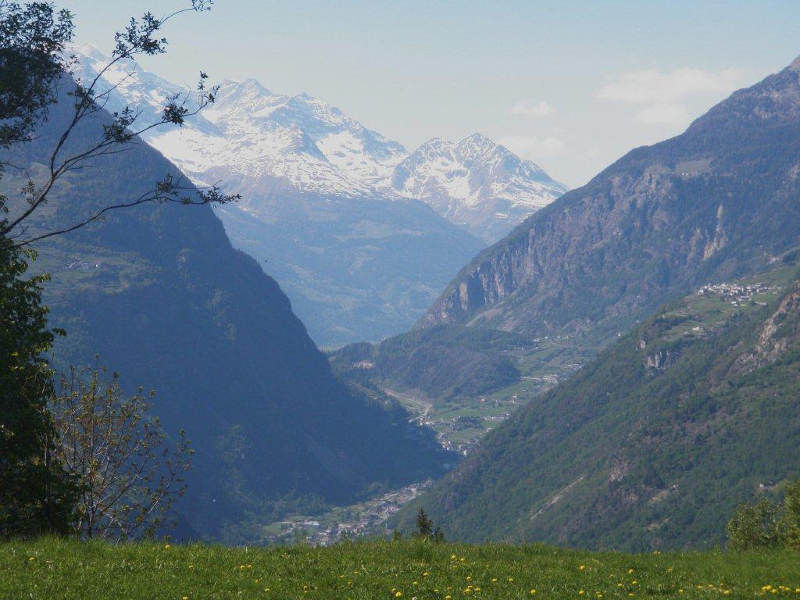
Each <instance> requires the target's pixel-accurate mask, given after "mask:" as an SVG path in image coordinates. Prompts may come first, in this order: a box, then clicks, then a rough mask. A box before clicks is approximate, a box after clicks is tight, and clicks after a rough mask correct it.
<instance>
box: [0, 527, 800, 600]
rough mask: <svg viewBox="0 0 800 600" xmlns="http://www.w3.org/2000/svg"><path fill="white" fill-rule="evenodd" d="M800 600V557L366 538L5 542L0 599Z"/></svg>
mask: <svg viewBox="0 0 800 600" xmlns="http://www.w3.org/2000/svg"><path fill="white" fill-rule="evenodd" d="M717 597H729V598H761V597H766V598H800V554H798V553H797V552H796V551H790V550H782V551H770V552H763V551H762V552H723V551H710V552H702V553H664V554H659V553H655V554H623V553H613V552H602V553H595V552H585V551H579V550H566V549H560V548H554V547H549V546H542V545H526V546H510V545H501V544H490V545H463V544H449V543H444V544H434V543H431V542H426V541H416V540H403V541H392V542H384V541H356V542H343V543H341V544H338V545H336V546H332V547H327V548H312V547H308V546H304V545H295V546H283V547H272V548H245V547H236V548H232V547H222V546H209V545H200V544H196V545H171V544H166V543H155V542H148V543H121V544H109V543H107V542H89V543H80V542H76V541H71V540H64V539H40V540H36V541H29V542H5V543H2V544H0V598H2V599H3V600H6V599H14V600H18V599H22V598H27V599H43V600H52V599H59V598H64V599H66V598H81V599H84V598H85V599H92V600H102V599H109V600H111V599H113V600H120V599H138V598H143V599H144V598H147V599H151V598H152V599H155V598H158V599H175V600H194V599H202V598H236V599H239V598H245V599H250V598H258V599H269V598H279V599H286V600H288V599H296V600H301V599H303V600H306V599H307V600H312V599H313V600H338V599H352V600H381V599H387V600H388V599H391V598H406V599H410V600H413V599H416V600H423V599H426V600H427V599H431V600H433V599H436V600H453V599H456V598H496V599H503V600H512V599H513V600H521V599H522V598H575V599H578V600H583V599H589V598H593V599H600V598H606V599H608V598H664V599H666V598H706V599H707V598H717Z"/></svg>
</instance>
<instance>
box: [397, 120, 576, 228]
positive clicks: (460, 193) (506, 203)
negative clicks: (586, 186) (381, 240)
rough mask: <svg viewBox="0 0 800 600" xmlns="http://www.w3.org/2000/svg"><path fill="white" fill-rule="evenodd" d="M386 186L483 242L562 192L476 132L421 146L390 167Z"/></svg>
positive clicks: (536, 168)
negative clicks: (423, 204) (392, 170)
mask: <svg viewBox="0 0 800 600" xmlns="http://www.w3.org/2000/svg"><path fill="white" fill-rule="evenodd" d="M391 185H392V188H393V189H394V190H395V191H396V192H397V193H398V194H400V195H402V196H405V197H409V198H418V199H420V200H423V201H425V202H427V203H428V204H430V205H431V206H432V207H433V208H434V209H435V210H436V211H437V212H439V213H440V214H441V215H443V216H444V217H445V218H447V219H449V220H451V221H454V222H457V223H459V224H462V225H464V226H466V227H467V228H468V229H470V230H471V231H472V232H473V233H475V234H477V235H479V236H481V237H483V238H484V239H486V240H487V241H496V240H497V239H498V238H499V237H500V236H501V235H502V234H504V233H507V232H508V231H509V230H510V229H511V228H513V227H514V226H515V225H517V224H518V223H520V222H521V221H522V220H523V219H525V218H526V217H527V216H529V215H530V214H531V213H533V212H535V211H536V210H538V209H539V208H541V207H542V206H545V205H546V204H549V203H550V202H552V201H553V200H554V199H555V198H557V197H558V196H560V195H561V194H563V193H564V192H565V191H566V187H565V186H563V185H562V184H560V183H558V182H556V181H554V180H553V179H551V178H550V177H549V176H548V175H547V173H545V172H544V171H543V170H542V169H541V168H540V167H539V166H537V165H536V164H534V163H533V162H531V161H526V160H522V159H521V158H519V157H518V156H517V155H516V154H514V153H512V152H511V151H509V150H508V149H507V148H505V147H503V146H500V145H498V144H496V143H494V142H493V141H492V140H490V139H489V138H487V137H486V136H484V135H482V134H480V133H474V134H472V135H470V136H469V137H466V138H464V139H463V140H460V141H459V142H450V141H447V140H443V139H441V138H433V139H431V140H429V141H427V142H425V143H424V144H423V145H422V146H420V147H419V148H417V150H415V151H414V153H413V154H411V155H410V156H409V157H408V158H407V159H406V160H404V161H403V162H402V163H400V164H399V165H398V166H397V167H396V168H395V171H394V173H393V175H392V182H391Z"/></svg>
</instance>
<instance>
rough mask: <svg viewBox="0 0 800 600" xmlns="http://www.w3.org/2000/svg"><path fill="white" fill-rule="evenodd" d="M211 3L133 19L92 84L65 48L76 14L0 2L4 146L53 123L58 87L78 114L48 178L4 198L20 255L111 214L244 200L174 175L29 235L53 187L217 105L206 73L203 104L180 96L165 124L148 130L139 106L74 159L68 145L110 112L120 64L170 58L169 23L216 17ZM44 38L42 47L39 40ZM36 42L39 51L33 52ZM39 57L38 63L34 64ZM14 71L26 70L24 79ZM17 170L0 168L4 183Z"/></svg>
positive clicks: (45, 5)
mask: <svg viewBox="0 0 800 600" xmlns="http://www.w3.org/2000/svg"><path fill="white" fill-rule="evenodd" d="M211 4H212V2H211V0H191V6H190V7H188V8H185V9H181V10H177V11H175V12H173V13H170V14H168V15H166V16H164V17H162V18H156V17H154V16H153V14H152V13H150V12H146V13H145V14H144V15H143V16H142V17H141V19H134V18H132V19H131V20H130V22H129V23H128V25H127V26H126V27H125V28H124V29H123V30H122V31H120V32H118V33H116V34H115V36H114V41H115V46H114V50H113V52H112V54H111V59H110V61H109V63H108V64H107V65H105V66H104V67H103V68H101V69H100V70H99V72H98V73H97V75H96V76H95V77H94V78H92V79H91V80H90V81H76V80H73V79H72V78H71V67H72V66H73V65H74V62H75V58H74V57H65V45H66V44H67V43H68V42H69V41H70V39H71V37H72V32H73V24H72V15H71V13H69V11H63V10H62V11H58V12H57V11H56V10H55V8H54V7H53V5H52V4H51V3H49V2H33V3H30V4H28V5H26V6H24V7H23V6H20V5H19V4H17V3H13V2H6V1H5V0H0V70H1V71H2V73H0V82H2V83H7V84H8V87H7V88H6V90H5V92H3V93H2V94H0V118H2V119H4V120H5V121H7V122H8V123H9V125H8V127H7V128H6V129H4V130H0V145H4V146H5V147H8V146H10V145H13V144H18V143H22V142H25V141H27V140H28V139H30V134H31V133H32V132H33V131H34V130H35V128H36V126H40V125H41V124H42V123H44V122H46V120H47V108H48V107H49V106H50V105H52V104H53V103H54V102H57V101H58V100H59V96H58V94H57V92H56V91H55V89H54V83H55V82H56V81H58V80H65V81H66V80H68V81H69V84H70V85H71V87H72V90H71V91H70V92H69V93H68V95H69V96H70V97H71V98H72V102H73V113H72V118H71V119H70V120H69V123H68V125H67V126H66V127H65V129H64V131H62V132H61V134H60V136H58V141H57V142H56V144H55V145H54V147H53V149H52V151H51V153H50V156H49V160H48V161H47V173H46V174H45V176H44V177H43V178H40V179H38V180H34V178H33V177H27V180H26V184H25V185H24V186H23V188H22V191H21V193H20V194H19V195H17V196H15V197H14V198H10V197H7V196H0V213H2V214H3V215H4V216H3V218H2V219H0V237H3V238H7V239H9V240H10V244H11V246H12V247H15V248H20V247H24V246H27V245H30V244H32V243H33V242H36V241H39V240H42V239H46V238H48V237H52V236H55V235H62V234H65V233H68V232H71V231H74V230H76V229H79V228H81V227H84V226H86V225H88V224H89V223H92V222H94V221H97V220H98V219H100V218H102V217H103V215H105V214H106V213H107V212H109V211H111V210H116V209H120V208H129V207H133V206H138V205H141V204H145V203H152V202H159V203H168V202H172V203H179V204H187V205H205V204H224V203H228V202H232V201H234V200H237V199H238V198H239V195H230V194H225V193H223V192H222V191H221V190H220V189H219V188H218V187H217V186H211V187H210V188H205V189H198V188H197V187H195V186H193V185H191V184H190V183H189V182H188V181H186V180H185V178H184V177H183V176H182V175H180V174H179V173H178V174H175V173H167V174H166V175H165V176H164V178H163V179H161V180H160V181H155V182H153V185H152V187H151V188H150V189H149V190H148V191H146V192H145V193H143V194H141V195H139V196H137V197H134V198H127V199H122V200H120V201H115V202H112V203H109V204H108V205H106V206H104V207H102V208H100V209H99V210H97V211H96V212H95V213H94V214H92V215H90V216H88V217H86V218H83V219H81V220H79V221H77V222H74V223H68V224H64V226H63V227H60V228H58V229H56V230H53V231H45V232H36V233H30V231H29V228H28V227H27V224H28V223H29V222H30V219H31V217H32V216H33V215H34V214H35V213H36V211H38V210H40V209H41V208H42V207H43V206H44V205H45V204H47V201H48V198H49V196H50V194H51V192H52V190H53V188H54V186H55V185H56V184H57V183H58V181H59V179H61V178H62V177H63V176H64V175H65V174H67V173H69V172H70V171H73V170H76V169H80V168H82V167H85V166H86V165H87V164H91V163H92V161H94V160H96V159H98V158H100V157H102V156H107V155H110V154H116V153H119V152H120V151H121V150H123V149H124V147H125V145H127V144H129V143H131V142H132V141H134V140H135V139H136V138H137V136H139V135H141V134H142V133H144V132H146V131H148V130H150V129H153V128H156V127H160V126H163V125H176V126H181V125H182V124H183V123H184V121H185V119H186V118H187V117H190V116H192V115H195V114H197V113H198V112H200V111H201V110H203V109H204V108H205V107H207V106H208V105H209V104H211V103H213V102H214V99H215V94H216V88H215V87H211V88H209V87H208V86H207V82H206V80H207V78H208V76H207V75H206V73H204V72H201V73H200V79H199V81H198V84H197V93H196V97H190V96H189V95H186V96H173V97H171V98H168V99H167V102H166V103H165V104H164V106H163V110H162V113H161V117H160V119H158V120H156V121H155V122H153V123H144V124H143V123H141V122H140V116H141V112H140V111H138V110H136V108H135V107H130V106H128V107H125V108H124V109H122V110H120V111H117V112H114V113H112V114H111V119H110V120H109V121H108V122H107V123H106V124H105V125H104V126H103V131H102V135H101V136H100V137H99V138H98V139H96V140H94V141H93V142H91V143H89V144H87V145H86V146H85V147H83V148H81V149H79V150H77V151H72V152H67V151H66V149H67V148H68V141H69V140H70V138H71V136H72V135H73V133H74V132H75V130H76V128H77V127H78V126H79V124H80V123H81V122H83V121H85V120H86V119H88V118H90V117H91V116H92V115H96V114H97V113H100V112H102V111H104V109H105V107H106V105H107V103H108V100H109V97H110V94H111V93H112V92H113V89H114V88H113V87H112V88H110V89H105V90H104V89H100V80H101V78H102V76H103V75H104V74H105V73H106V72H107V71H108V70H109V69H110V68H111V67H113V66H114V65H115V64H117V63H119V62H120V61H124V60H127V59H133V58H135V57H136V56H139V55H156V54H163V53H165V52H166V47H167V41H166V39H165V38H163V37H158V35H159V32H160V31H161V29H162V28H163V27H164V25H165V23H167V22H168V21H171V20H172V19H174V18H175V17H177V16H178V15H181V14H183V13H185V12H188V11H195V12H204V11H207V10H210V8H211ZM39 38H42V40H43V41H39ZM31 40H33V47H32V48H31V47H28V46H29V44H30V43H31ZM31 57H32V58H31ZM15 70H18V71H19V70H21V73H17V71H15ZM10 166H11V163H9V162H8V161H6V162H3V161H0V176H1V175H2V173H3V172H4V170H5V169H7V168H9V167H10Z"/></svg>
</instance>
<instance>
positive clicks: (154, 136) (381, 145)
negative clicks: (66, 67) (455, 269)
mask: <svg viewBox="0 0 800 600" xmlns="http://www.w3.org/2000/svg"><path fill="white" fill-rule="evenodd" d="M76 54H77V55H78V56H79V58H80V64H81V69H80V71H79V73H78V74H79V75H80V76H82V77H83V78H84V79H88V78H89V77H91V76H93V74H94V73H96V72H98V70H99V69H100V68H102V66H103V65H105V64H106V63H107V62H108V57H105V56H103V54H102V53H100V52H99V51H97V50H96V49H95V48H92V47H79V48H78V49H77V52H76ZM101 83H102V86H101V89H107V88H108V87H110V86H117V87H116V89H115V90H114V92H113V93H112V94H111V98H112V101H111V103H110V104H109V108H111V109H112V110H114V109H116V108H117V107H118V106H119V107H120V108H121V107H122V106H124V105H125V104H131V105H134V106H136V107H137V108H138V107H141V106H145V107H147V110H145V112H144V113H143V114H142V116H141V122H142V123H147V122H152V121H153V120H154V119H157V118H158V116H159V114H160V110H161V107H163V105H164V103H165V101H166V99H167V97H168V96H174V95H179V96H181V97H187V98H189V99H190V104H191V100H192V98H193V94H192V92H191V91H190V90H189V89H187V88H183V87H181V86H177V85H174V84H172V83H170V82H167V81H165V80H163V79H161V78H159V77H158V76H156V75H154V74H152V73H148V72H146V71H143V70H142V69H141V68H140V67H139V66H138V65H137V64H136V63H135V62H133V61H129V60H125V61H119V62H118V63H116V64H115V65H114V66H113V67H112V68H111V69H110V70H108V71H107V72H106V73H105V74H104V75H103V78H102V81H101ZM143 137H144V139H145V140H146V141H147V142H148V143H149V144H150V145H152V146H153V147H155V148H156V149H158V150H159V151H161V152H162V153H163V154H164V155H165V156H167V157H168V158H169V159H170V160H172V161H173V162H174V163H175V164H176V165H177V166H178V167H180V168H181V170H182V171H183V172H184V173H185V174H187V175H188V176H190V177H191V178H192V179H193V180H194V181H195V182H197V183H200V184H209V183H222V184H223V185H226V184H233V185H235V186H236V187H237V191H240V192H242V193H243V195H245V196H248V195H249V194H248V192H252V191H253V190H254V189H259V190H263V189H276V190H292V191H297V192H312V193H316V194H321V195H332V196H337V197H341V196H346V197H361V196H370V195H373V194H374V192H375V188H376V187H378V186H379V185H380V184H381V183H382V182H384V181H386V180H387V179H388V178H389V177H390V176H391V173H392V171H393V169H394V167H395V165H397V164H398V163H399V162H400V161H401V160H403V158H405V157H406V156H407V152H406V150H405V148H403V146H401V145H400V144H398V143H397V142H393V141H391V140H387V139H385V138H384V137H383V136H382V135H380V134H379V133H377V132H375V131H371V130H369V129H367V128H365V127H364V126H363V125H361V124H360V123H358V122H357V121H355V120H353V119H351V118H349V117H347V116H346V115H344V114H343V113H342V111H340V110H339V109H338V108H335V107H333V106H330V105H329V104H326V103H325V102H323V101H321V100H319V99H317V98H313V97H311V96H309V95H307V94H299V95H296V96H287V95H282V94H274V93H272V92H270V91H269V90H267V89H266V88H264V87H262V86H261V85H260V84H259V83H258V82H257V81H255V80H254V79H247V80H245V81H241V82H238V81H230V80H229V81H225V82H223V83H222V84H221V86H220V88H219V92H218V93H217V95H216V101H215V102H214V104H212V105H210V106H208V107H207V108H206V109H204V110H203V111H202V112H201V113H200V114H199V115H198V116H195V117H192V118H191V119H188V120H187V122H186V123H185V125H184V126H183V127H181V128H175V127H163V128H155V129H152V130H150V131H148V132H147V133H146V134H145V135H144V136H143ZM242 206H243V207H244V208H246V209H247V210H248V211H249V212H252V213H254V214H258V213H259V210H258V208H259V207H257V206H255V205H253V204H252V203H249V202H247V201H245V202H244V203H243V204H242Z"/></svg>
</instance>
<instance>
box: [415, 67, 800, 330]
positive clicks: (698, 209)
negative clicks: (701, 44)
mask: <svg viewBox="0 0 800 600" xmlns="http://www.w3.org/2000/svg"><path fill="white" fill-rule="evenodd" d="M798 157H800V71H798V70H797V69H795V68H794V67H789V68H787V69H785V70H784V71H782V72H781V73H778V74H777V75H773V76H771V77H768V78H767V79H765V80H764V81H762V82H761V83H759V84H757V85H756V86H754V87H752V88H749V89H745V90H741V91H739V92H736V93H735V94H733V95H732V96H731V97H730V98H729V99H727V100H726V101H724V102H722V103H720V104H719V105H717V106H716V107H714V108H713V109H711V110H710V111H709V112H708V113H707V114H706V115H705V116H703V117H701V118H700V119H698V120H697V121H695V122H694V123H693V124H692V126H691V127H690V128H689V129H688V130H687V131H686V132H685V133H684V134H682V135H680V136H678V137H676V138H673V139H671V140H667V141H665V142H662V143H660V144H657V145H655V146H650V147H643V148H638V149H636V150H633V151H632V152H630V153H629V154H628V155H626V156H625V157H623V158H621V159H620V160H619V161H617V162H616V163H615V164H613V165H612V166H611V167H609V168H608V169H606V170H605V171H604V172H602V173H600V174H599V175H598V176H597V177H595V178H594V179H593V180H592V181H591V182H590V183H589V184H587V185H586V186H584V187H582V188H580V189H577V190H573V191H571V192H568V193H566V194H565V195H564V196H562V197H561V198H560V199H559V200H557V201H556V202H554V203H553V204H551V205H549V206H547V207H545V208H544V209H542V210H540V211H539V212H538V213H535V214H534V215H532V216H531V217H530V218H528V219H527V220H526V221H525V222H524V223H523V224H522V225H520V226H519V227H518V228H517V229H516V230H515V231H514V232H512V233H511V234H510V235H509V236H508V237H506V238H505V239H504V240H502V241H500V242H499V243H497V244H495V245H494V246H492V247H491V248H489V249H487V250H485V251H484V252H482V253H481V254H480V255H478V256H477V257H476V258H475V259H474V260H473V261H472V262H471V263H470V264H469V265H468V266H467V267H465V268H464V269H463V270H462V271H461V272H460V273H459V274H458V276H457V277H456V279H455V280H454V281H453V282H452V283H451V284H450V285H449V286H448V287H447V289H446V290H445V292H444V293H443V294H442V295H441V296H440V298H439V299H438V300H437V301H436V303H435V304H434V305H433V306H432V307H431V308H430V310H429V311H428V313H427V314H426V315H425V317H424V318H423V319H422V320H420V322H419V323H418V326H421V327H426V326H430V325H434V324H439V323H464V324H475V323H483V324H489V325H492V326H496V327H499V328H504V329H513V330H515V331H521V332H526V333H530V334H533V335H536V334H542V333H547V332H553V331H555V330H564V329H573V330H574V329H583V328H586V327H587V326H590V327H595V326H597V325H602V324H605V325H607V327H608V331H613V332H616V331H620V330H623V329H624V327H625V325H627V324H629V323H630V322H631V321H633V320H636V318H638V317H641V316H643V315H644V314H646V313H647V312H648V311H649V310H652V309H653V308H654V307H655V306H656V305H658V304H660V303H661V302H663V301H665V300H667V299H668V298H670V297H675V296H679V295H681V294H683V293H687V292H688V291H689V290H690V289H692V288H695V287H697V286H698V285H701V284H703V283H707V282H708V281H715V280H716V281H722V280H726V279H730V278H732V277H735V276H738V275H743V274H746V273H748V272H752V271H753V270H754V269H757V268H763V267H764V266H765V265H766V264H767V263H768V261H769V259H770V257H772V256H775V255H777V254H779V253H781V252H783V251H785V250H786V249H787V248H790V247H792V246H794V245H797V244H798V242H800V227H798V226H797V224H798V223H800V202H798V197H800V187H798V179H797V176H796V173H797V165H798Z"/></svg>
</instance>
